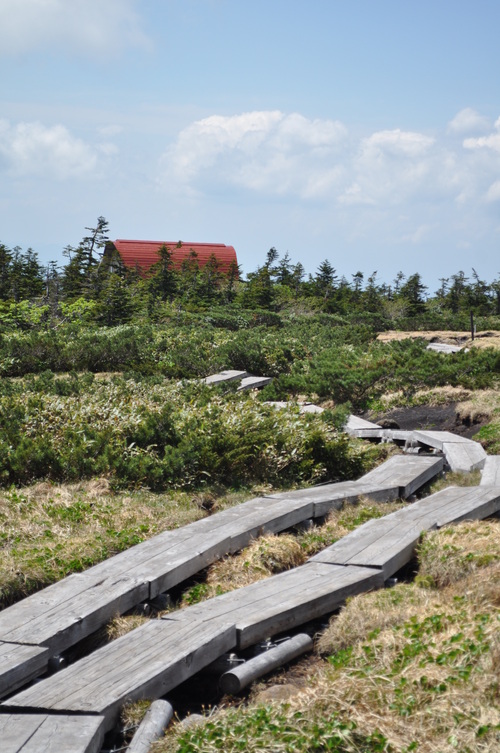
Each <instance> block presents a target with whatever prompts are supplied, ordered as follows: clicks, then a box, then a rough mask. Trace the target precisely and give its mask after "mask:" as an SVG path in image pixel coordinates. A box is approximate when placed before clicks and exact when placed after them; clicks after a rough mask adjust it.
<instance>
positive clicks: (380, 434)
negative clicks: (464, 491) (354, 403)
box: [346, 416, 487, 473]
mask: <svg viewBox="0 0 500 753" xmlns="http://www.w3.org/2000/svg"><path fill="white" fill-rule="evenodd" d="M346 431H347V432H348V433H349V434H351V435H352V436H355V437H358V438H359V439H371V440H377V441H386V442H396V443H398V444H405V445H406V447H415V446H420V447H422V448H424V449H434V450H437V451H439V452H441V453H443V456H444V457H445V458H446V462H447V464H448V467H449V468H450V470H452V471H457V472H460V473H470V472H471V471H474V470H477V469H482V468H483V467H484V464H485V462H486V458H487V455H486V452H485V451H484V449H483V448H482V447H481V445H480V444H479V443H478V442H474V441H473V440H472V439H466V438H465V437H460V436H458V435H457V434H452V433H451V432H450V431H431V430H427V429H425V430H420V429H419V430H413V431H401V430H399V429H383V428H382V427H381V426H378V425H377V424H372V423H371V422H370V421H365V420H364V419H362V418H358V417H357V416H350V417H349V420H348V422H347V427H346Z"/></svg>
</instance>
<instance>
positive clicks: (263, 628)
mask: <svg viewBox="0 0 500 753" xmlns="http://www.w3.org/2000/svg"><path fill="white" fill-rule="evenodd" d="M499 510H500V488H493V487H486V486H484V487H473V488H456V487H449V488H447V489H445V490H443V491H441V492H438V493H437V494H434V495H432V496H430V497H427V498H424V499H422V500H420V501H419V502H415V503H414V504H412V505H409V506H408V507H406V508H402V509H401V510H398V511H397V512H395V513H392V514H390V515H387V516H384V517H383V518H378V519H374V520H370V521H368V522H367V523H365V524H364V525H362V526H361V527H360V528H358V529H356V530H355V531H353V532H352V533H351V534H349V535H347V536H345V537H344V538H343V539H341V540H340V541H338V542H336V543H335V544H333V545H332V546H331V547H328V548H327V549H325V550H324V551H323V552H321V553H320V554H318V555H316V556H315V557H313V558H311V560H310V561H309V562H308V563H307V564H305V565H303V566H302V567H298V568H295V569H294V570H290V571H288V572H285V573H281V574H280V575H276V576H274V577H270V578H267V579H265V580H263V581H258V582H256V583H253V584H251V585H250V586H247V587H245V588H241V589H239V590H237V591H233V592H230V593H227V594H223V595H221V596H218V597H216V598H214V599H211V600H209V601H207V602H204V603H201V604H198V605H195V606H192V607H188V608H187V609H184V610H180V611H178V612H174V613H172V614H170V615H167V616H166V617H165V618H163V619H161V620H153V621H150V622H148V623H147V624H145V625H143V626H142V627H141V628H138V629H137V630H134V631H132V632H131V633H129V634H128V635H125V636H123V637H122V638H120V639H118V640H116V641H113V642H112V643H110V644H108V645H107V646H104V647H102V648H101V649H99V650H98V651H96V652H95V653H94V654H92V655H91V656H89V657H86V658H85V659H82V660H81V661H79V662H76V663H75V664H73V665H72V666H70V667H69V668H67V669H65V670H62V671H61V672H59V673H57V674H55V675H53V676H52V677H49V678H47V679H46V680H42V681H41V682H40V683H38V684H36V685H34V686H32V687H30V688H28V689H26V690H22V691H21V692H19V693H17V694H16V695H14V696H13V697H11V698H9V699H8V700H6V701H5V702H4V708H5V709H6V710H7V711H9V712H13V711H14V710H16V709H17V710H21V709H24V710H25V711H34V710H35V709H36V710H38V711H39V712H41V713H47V712H54V711H58V712H60V713H82V714H83V713H94V714H97V715H101V716H103V717H104V719H105V722H104V726H105V729H110V728H111V727H113V725H114V724H115V722H116V719H117V716H118V713H119V710H120V708H121V705H122V704H123V703H124V702H125V701H126V700H137V699H139V698H150V697H160V696H163V695H165V693H167V692H168V691H169V690H170V689H171V688H172V687H174V686H175V685H176V684H179V683H180V682H182V681H184V680H185V679H186V678H187V677H190V676H192V675H193V674H195V673H196V672H198V671H199V670H200V669H202V668H203V667H204V666H207V665H208V664H209V663H211V662H212V661H213V660H214V659H215V658H217V657H218V656H220V655H221V654H222V653H223V652H225V651H230V650H234V649H238V648H240V649H242V648H246V647H249V646H251V645H253V644H255V643H256V642H258V641H260V640H263V639H264V638H266V637H268V636H273V635H276V634H278V633H282V632H284V631H288V630H293V629H294V628H296V627H298V626H299V625H301V624H303V623H306V622H309V621H310V620H312V619H315V618H317V617H320V616H322V615H326V614H329V613H331V612H332V611H334V610H336V609H338V608H339V607H340V606H341V605H342V604H343V603H344V601H345V599H346V598H347V596H351V595H353V594H357V593H361V592H366V591H368V590H372V589H373V588H380V587H382V586H383V584H384V582H385V580H386V579H387V578H388V577H389V576H391V575H392V574H394V573H395V572H396V571H397V570H398V569H400V568H401V567H402V566H403V565H405V564H406V563H407V562H409V561H410V559H411V557H412V556H413V554H414V550H415V546H416V544H417V542H418V540H419V538H420V536H421V534H422V532H423V531H426V530H430V529H432V528H436V527H440V526H442V525H448V524H449V523H451V522H457V521H460V520H463V519H465V518H467V519H470V518H482V517H486V516H488V515H491V514H494V513H496V512H498V511H499Z"/></svg>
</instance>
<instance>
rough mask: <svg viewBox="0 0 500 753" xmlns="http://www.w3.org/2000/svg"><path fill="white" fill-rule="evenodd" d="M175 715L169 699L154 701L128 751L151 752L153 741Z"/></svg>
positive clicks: (133, 752) (134, 752)
mask: <svg viewBox="0 0 500 753" xmlns="http://www.w3.org/2000/svg"><path fill="white" fill-rule="evenodd" d="M173 715H174V710H173V708H172V706H171V705H170V703H169V702H168V701H162V700H159V701H153V703H152V704H151V706H150V707H149V709H148V710H147V712H146V716H145V717H144V719H143V720H142V722H141V723H140V724H139V727H138V728H137V732H136V733H135V735H134V737H133V738H132V742H131V743H130V745H129V746H128V753H149V749H150V747H151V743H153V742H154V741H155V740H158V738H159V737H161V735H162V734H163V732H164V730H165V728H166V727H167V725H168V723H169V721H170V720H171V718H172V717H173Z"/></svg>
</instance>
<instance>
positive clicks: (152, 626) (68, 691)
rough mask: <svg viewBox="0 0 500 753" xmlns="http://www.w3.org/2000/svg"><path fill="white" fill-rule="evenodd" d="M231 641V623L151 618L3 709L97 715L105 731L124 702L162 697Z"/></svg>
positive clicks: (233, 640)
mask: <svg viewBox="0 0 500 753" xmlns="http://www.w3.org/2000/svg"><path fill="white" fill-rule="evenodd" d="M235 645H236V628H235V626H234V625H233V624H227V623H223V622H222V621H219V622H208V623H206V624H202V623H200V622H196V623H195V622H193V621H190V622H183V623H182V624H178V623H174V622H171V621H170V622H169V621H166V620H150V621H149V622H147V623H145V624H143V625H141V626H140V627H139V628H136V630H133V631H132V632H130V633H128V634H127V635H124V636H122V637H121V638H117V640H115V641H112V642H111V643H109V644H108V645H106V646H103V647H102V648H100V649H98V650H97V651H95V652H94V653H93V654H90V656H86V657H85V658H84V659H81V660H80V661H78V662H75V664H72V665H71V666H69V667H67V668H66V669H63V670H62V671H61V672H58V673H57V674H55V675H52V676H51V677H48V678H47V679H45V680H42V681H40V682H39V683H37V684H36V685H33V686H32V687H30V688H27V689H26V690H23V691H21V692H20V693H18V694H17V695H14V696H13V697H12V698H9V699H8V701H5V703H4V704H3V708H5V709H6V710H9V711H11V712H12V711H13V710H14V709H27V710H35V709H36V710H37V711H38V712H39V711H52V712H55V711H59V712H73V713H75V712H76V713H79V714H87V713H92V714H98V715H100V716H103V717H105V723H104V726H105V729H106V730H109V729H111V728H112V727H113V726H114V724H115V722H116V719H117V717H118V714H119V711H120V708H121V706H122V705H123V704H124V703H125V702H128V701H137V700H139V699H145V698H160V697H162V696H164V695H165V694H166V693H167V692H168V691H169V690H171V689H172V688H174V687H176V686H177V685H179V684H180V683H182V682H184V680H187V679H188V678H189V677H191V676H192V675H194V674H196V673H197V672H199V671H200V670H201V669H203V668H204V667H205V666H207V664H210V662H212V661H214V660H215V659H216V658H217V657H218V656H220V655H221V654H223V653H224V652H225V651H230V650H231V649H233V648H234V647H235ZM0 709H2V706H1V705H0Z"/></svg>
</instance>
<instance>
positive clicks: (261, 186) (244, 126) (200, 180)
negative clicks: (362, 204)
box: [161, 110, 347, 197]
mask: <svg viewBox="0 0 500 753" xmlns="http://www.w3.org/2000/svg"><path fill="white" fill-rule="evenodd" d="M346 136H347V130H346V128H345V126H344V125H342V123H340V122H339V121H333V120H320V119H316V120H309V119H308V118H305V117H304V116H303V115H300V114H298V113H292V114H289V115H285V114H284V113H282V112H280V111H279V110H273V111H259V112H248V113H243V114H241V115H233V116H229V117H226V116H221V115H213V116H211V117H209V118H204V119H203V120H199V121H196V122H195V123H192V124H191V125H189V126H188V127H187V128H185V129H184V130H183V131H181V133H180V134H179V136H178V138H177V141H176V142H175V144H173V146H172V147H171V148H170V149H168V150H167V152H166V153H165V154H164V155H163V158H162V161H161V164H162V171H163V174H164V176H165V177H166V178H167V179H168V181H171V180H172V178H173V179H174V180H175V181H176V182H177V183H181V184H183V185H184V186H185V187H187V186H191V187H192V188H195V187H197V186H198V187H200V186H202V185H203V184H204V182H205V181H206V180H207V179H208V180H209V181H210V183H211V185H212V186H213V185H214V184H215V185H216V184H221V183H226V184H231V185H233V186H238V187H240V188H244V189H249V190H253V191H262V192H271V193H273V194H276V195H284V194H287V193H293V194H296V195H299V196H302V197H308V196H311V197H312V196H320V195H322V194H324V193H325V192H326V191H328V190H329V189H330V188H331V186H332V185H334V184H336V183H337V182H338V180H339V178H340V175H341V173H342V168H341V166H340V146H341V145H342V144H343V142H344V141H345V139H346Z"/></svg>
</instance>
